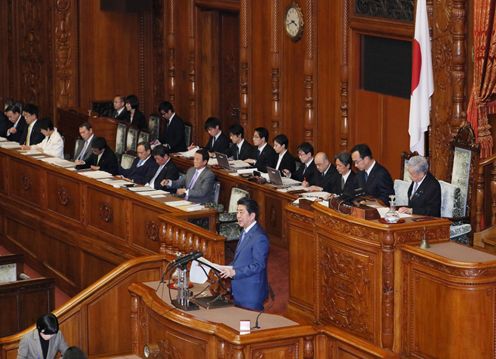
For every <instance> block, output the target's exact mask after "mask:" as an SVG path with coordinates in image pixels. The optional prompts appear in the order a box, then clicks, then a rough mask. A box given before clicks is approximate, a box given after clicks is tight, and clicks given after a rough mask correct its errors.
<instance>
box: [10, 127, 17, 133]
mask: <svg viewBox="0 0 496 359" xmlns="http://www.w3.org/2000/svg"><path fill="white" fill-rule="evenodd" d="M9 133H10V134H12V135H13V134H14V133H17V128H15V127H11V128H9Z"/></svg>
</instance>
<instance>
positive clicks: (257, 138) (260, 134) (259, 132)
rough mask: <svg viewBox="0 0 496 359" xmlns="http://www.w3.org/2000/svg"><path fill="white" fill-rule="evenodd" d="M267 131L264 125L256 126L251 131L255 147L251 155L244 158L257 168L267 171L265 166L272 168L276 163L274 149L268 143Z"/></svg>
mask: <svg viewBox="0 0 496 359" xmlns="http://www.w3.org/2000/svg"><path fill="white" fill-rule="evenodd" d="M268 142H269V131H267V129H266V128H264V127H257V128H256V129H255V131H254V133H253V144H254V145H255V149H254V151H253V152H252V156H251V157H250V158H248V159H246V160H245V162H246V163H249V164H250V165H252V166H256V167H257V170H259V171H261V172H267V167H271V168H274V167H275V166H276V164H277V154H276V151H274V149H273V148H272V147H271V146H270V145H269V144H268Z"/></svg>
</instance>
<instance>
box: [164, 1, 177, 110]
mask: <svg viewBox="0 0 496 359" xmlns="http://www.w3.org/2000/svg"><path fill="white" fill-rule="evenodd" d="M166 1H167V7H166V10H165V14H166V16H167V19H166V20H165V24H166V34H167V43H166V56H167V89H166V97H167V98H168V100H169V101H170V102H171V103H173V104H174V103H175V102H176V20H175V16H176V14H175V13H176V11H177V10H176V1H175V0H166Z"/></svg>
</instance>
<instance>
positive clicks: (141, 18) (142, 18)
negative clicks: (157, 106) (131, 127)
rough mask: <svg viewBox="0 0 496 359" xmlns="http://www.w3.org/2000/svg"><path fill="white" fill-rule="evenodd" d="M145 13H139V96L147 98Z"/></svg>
mask: <svg viewBox="0 0 496 359" xmlns="http://www.w3.org/2000/svg"><path fill="white" fill-rule="evenodd" d="M145 42H146V40H145V15H144V14H143V13H140V14H138V98H140V99H143V100H144V99H145Z"/></svg>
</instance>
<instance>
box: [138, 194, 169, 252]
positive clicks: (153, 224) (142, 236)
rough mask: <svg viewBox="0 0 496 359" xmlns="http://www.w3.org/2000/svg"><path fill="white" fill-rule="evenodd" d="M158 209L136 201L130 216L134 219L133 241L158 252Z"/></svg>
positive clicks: (159, 225)
mask: <svg viewBox="0 0 496 359" xmlns="http://www.w3.org/2000/svg"><path fill="white" fill-rule="evenodd" d="M160 212H161V211H159V210H156V209H155V210H152V209H149V208H147V207H146V206H143V205H141V204H138V203H134V204H133V207H132V212H131V216H132V217H133V218H134V219H135V221H134V223H136V225H135V226H133V234H132V236H133V238H135V240H134V243H136V245H138V246H140V247H141V248H143V249H147V250H150V251H152V252H154V253H158V251H159V249H160V229H161V224H160V220H159V218H158V217H159V215H161V214H163V212H162V213H160Z"/></svg>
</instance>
